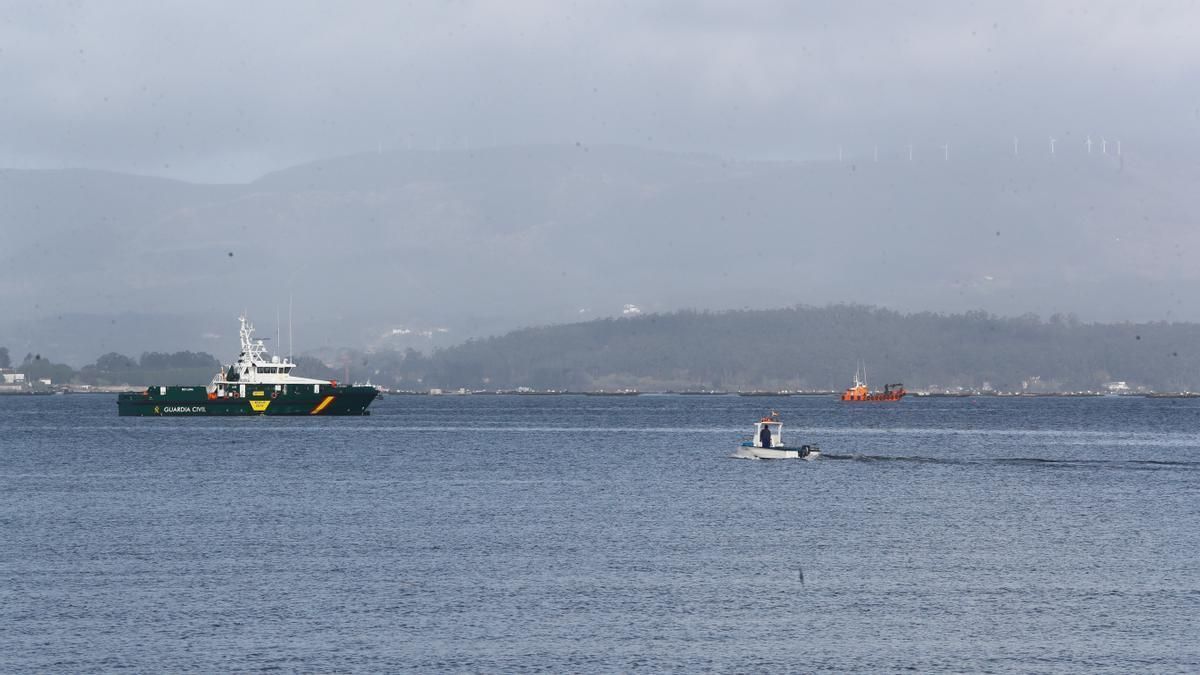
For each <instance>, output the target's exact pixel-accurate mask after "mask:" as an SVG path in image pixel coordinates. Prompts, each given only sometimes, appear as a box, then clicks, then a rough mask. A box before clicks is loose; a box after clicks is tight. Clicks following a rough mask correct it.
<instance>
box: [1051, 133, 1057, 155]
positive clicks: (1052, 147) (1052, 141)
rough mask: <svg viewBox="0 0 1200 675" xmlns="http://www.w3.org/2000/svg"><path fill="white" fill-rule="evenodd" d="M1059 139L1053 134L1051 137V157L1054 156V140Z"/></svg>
mask: <svg viewBox="0 0 1200 675" xmlns="http://www.w3.org/2000/svg"><path fill="white" fill-rule="evenodd" d="M1057 140H1058V139H1057V138H1055V137H1053V136H1051V137H1050V156H1051V157H1053V156H1054V142H1055V141H1057Z"/></svg>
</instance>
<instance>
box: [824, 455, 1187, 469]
mask: <svg viewBox="0 0 1200 675" xmlns="http://www.w3.org/2000/svg"><path fill="white" fill-rule="evenodd" d="M821 458H822V459H831V460H845V461H854V462H913V463H920V464H948V465H981V464H983V465H986V464H992V465H1012V466H1022V465H1026V466H1045V467H1047V468H1055V467H1062V468H1070V467H1081V468H1082V467H1114V468H1120V467H1126V468H1143V469H1182V470H1185V471H1200V461H1186V460H1157V459H1047V458H1044V457H997V458H984V457H975V458H964V459H956V458H950V457H923V456H920V455H868V454H862V453H852V454H848V455H838V454H831V453H822V455H821Z"/></svg>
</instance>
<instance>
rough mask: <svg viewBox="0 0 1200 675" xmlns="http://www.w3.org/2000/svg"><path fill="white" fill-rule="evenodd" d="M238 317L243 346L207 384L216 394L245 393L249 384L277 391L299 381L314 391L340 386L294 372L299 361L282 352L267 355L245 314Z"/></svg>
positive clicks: (209, 389) (331, 381)
mask: <svg viewBox="0 0 1200 675" xmlns="http://www.w3.org/2000/svg"><path fill="white" fill-rule="evenodd" d="M238 321H240V322H241V328H240V329H239V330H238V334H239V336H240V337H241V341H242V350H241V352H240V353H239V354H238V357H237V360H236V361H234V362H233V363H231V364H230V365H228V366H224V367H223V368H221V371H220V372H219V373H217V374H216V375H214V376H213V379H212V382H211V383H210V384H209V385H208V391H209V392H210V393H213V392H215V393H216V394H217V396H225V392H226V391H230V392H234V391H237V392H239V393H240V395H242V396H245V395H246V394H245V391H244V390H245V388H246V387H247V386H252V387H262V386H269V387H272V388H273V389H274V390H275V391H281V390H282V389H283V387H284V386H297V385H300V386H303V385H309V386H312V387H314V389H313V391H318V392H319V391H320V387H323V386H324V387H336V386H337V382H336V381H334V380H317V379H313V378H311V377H298V376H296V375H292V369H293V368H295V367H296V364H295V363H293V362H292V361H291V360H290V359H288V358H280V357H279V356H271V357H270V358H268V357H267V347H266V345H265V344H263V341H262V340H256V339H254V326H253V325H252V324H251V323H250V322H249V321H247V320H246V317H245V316H239V317H238Z"/></svg>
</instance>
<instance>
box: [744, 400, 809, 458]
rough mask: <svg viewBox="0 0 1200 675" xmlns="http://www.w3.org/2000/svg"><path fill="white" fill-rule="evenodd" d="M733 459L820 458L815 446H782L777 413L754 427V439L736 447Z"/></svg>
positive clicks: (780, 427) (781, 433)
mask: <svg viewBox="0 0 1200 675" xmlns="http://www.w3.org/2000/svg"><path fill="white" fill-rule="evenodd" d="M733 456H734V457H740V458H742V459H807V460H810V461H811V460H814V459H817V458H818V457H820V456H821V449H820V448H818V447H817V446H815V445H800V446H787V445H784V444H783V422H780V421H779V413H777V412H772V413H771V414H770V415H768V416H767V417H764V418H762V419H761V420H759V421H758V422H757V423H755V425H754V437H753V438H752V439H750V440H748V441H746V442H744V443H742V444H741V445H739V446H738V448H737V450H736V451H734V453H733Z"/></svg>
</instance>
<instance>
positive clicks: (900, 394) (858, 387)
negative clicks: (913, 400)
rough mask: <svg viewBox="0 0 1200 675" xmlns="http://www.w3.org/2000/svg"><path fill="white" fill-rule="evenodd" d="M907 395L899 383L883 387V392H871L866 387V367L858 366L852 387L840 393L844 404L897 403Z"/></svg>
mask: <svg viewBox="0 0 1200 675" xmlns="http://www.w3.org/2000/svg"><path fill="white" fill-rule="evenodd" d="M907 393H908V392H906V391H905V390H904V385H903V384H900V383H899V382H897V383H896V384H887V385H884V387H883V391H871V390H870V389H869V388H868V387H867V367H866V366H865V365H862V364H860V365H859V367H858V368H855V369H854V386H852V387H850V388H848V389H846V391H843V392H842V401H844V402H846V403H854V402H863V403H879V402H884V401H899V400H900V399H902V398H904V395H905V394H907Z"/></svg>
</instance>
